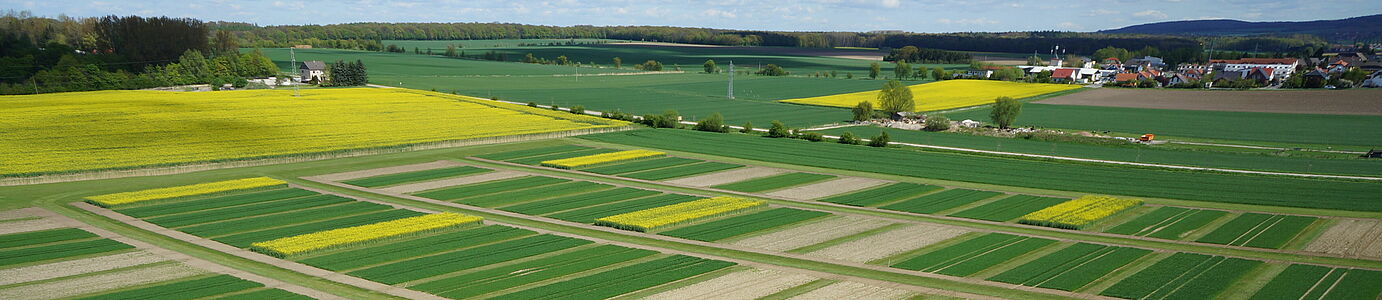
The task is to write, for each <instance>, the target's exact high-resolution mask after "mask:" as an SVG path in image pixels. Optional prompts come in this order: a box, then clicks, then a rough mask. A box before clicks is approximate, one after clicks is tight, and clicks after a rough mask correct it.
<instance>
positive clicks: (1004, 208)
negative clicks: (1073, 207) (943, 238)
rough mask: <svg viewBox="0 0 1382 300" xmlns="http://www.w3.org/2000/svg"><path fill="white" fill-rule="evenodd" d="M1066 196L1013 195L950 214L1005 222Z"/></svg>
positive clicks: (1053, 203)
mask: <svg viewBox="0 0 1382 300" xmlns="http://www.w3.org/2000/svg"><path fill="white" fill-rule="evenodd" d="M1068 200H1070V199H1066V198H1052V197H1040V196H1031V195H1014V196H1011V197H1006V198H1003V199H998V200H996V201H993V202H989V203H986V204H984V205H980V206H977V207H974V208H971V209H966V210H964V211H960V212H956V213H953V214H950V216H952V217H961V218H970V219H978V220H988V221H994V222H1007V221H1011V220H1013V219H1017V218H1018V217H1021V216H1023V215H1026V214H1029V213H1032V212H1035V211H1038V210H1041V209H1043V208H1046V207H1049V206H1052V205H1056V204H1061V202H1065V201H1068Z"/></svg>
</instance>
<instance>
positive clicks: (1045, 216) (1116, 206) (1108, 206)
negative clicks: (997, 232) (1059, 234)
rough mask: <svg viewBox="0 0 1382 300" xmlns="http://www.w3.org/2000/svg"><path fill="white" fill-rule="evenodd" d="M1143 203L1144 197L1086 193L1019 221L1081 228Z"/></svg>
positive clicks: (1048, 225)
mask: <svg viewBox="0 0 1382 300" xmlns="http://www.w3.org/2000/svg"><path fill="white" fill-rule="evenodd" d="M1138 205H1142V199H1124V198H1115V197H1110V196H1095V195H1086V196H1084V197H1080V198H1076V199H1074V200H1070V201H1065V202H1064V203H1061V204H1056V205H1055V206H1051V207H1047V208H1043V209H1041V210H1038V211H1035V212H1032V213H1030V214H1027V215H1024V216H1022V219H1020V220H1018V221H1017V222H1018V223H1022V224H1029V225H1037V226H1047V227H1055V228H1065V229H1080V228H1083V227H1084V226H1085V225H1089V224H1090V223H1094V221H1098V220H1100V219H1103V218H1107V217H1109V216H1112V215H1113V214H1115V213H1118V212H1120V211H1123V210H1127V209H1129V208H1132V207H1135V206H1138Z"/></svg>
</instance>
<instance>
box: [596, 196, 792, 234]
mask: <svg viewBox="0 0 1382 300" xmlns="http://www.w3.org/2000/svg"><path fill="white" fill-rule="evenodd" d="M765 205H766V203H764V202H763V201H755V200H748V199H743V198H734V197H714V198H706V199H701V200H696V201H691V202H683V203H677V204H673V205H667V206H661V207H654V208H649V209H644V210H640V211H634V212H629V213H623V214H617V215H611V216H607V217H603V218H599V219H595V225H600V226H609V227H614V228H619V229H624V230H633V231H640V232H647V231H650V230H655V229H657V228H661V227H667V226H672V225H676V224H682V223H686V222H692V221H695V220H700V219H704V218H709V217H714V216H721V215H728V214H734V213H740V212H744V211H747V210H750V209H754V208H759V207H763V206H765Z"/></svg>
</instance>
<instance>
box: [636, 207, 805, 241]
mask: <svg viewBox="0 0 1382 300" xmlns="http://www.w3.org/2000/svg"><path fill="white" fill-rule="evenodd" d="M827 215H830V213H826V212H819V211H813V210H800V209H793V208H785V207H779V208H774V209H769V210H765V211H761V212H757V213H752V214H747V215H742V216H735V217H730V218H726V219H721V220H716V221H711V222H706V223H701V224H696V225H691V226H686V227H682V228H677V229H672V230H668V231H664V232H661V233H659V234H661V235H666V236H673V237H679V238H684V239H691V240H697V241H706V242H712V241H718V240H722V239H726V238H730V237H735V236H740V235H744V234H748V233H750V232H756V231H760V230H767V229H771V228H777V227H781V226H787V225H790V224H796V223H800V222H804V221H806V220H811V219H815V218H819V217H824V216H827Z"/></svg>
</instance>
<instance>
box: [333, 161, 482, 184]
mask: <svg viewBox="0 0 1382 300" xmlns="http://www.w3.org/2000/svg"><path fill="white" fill-rule="evenodd" d="M491 171H494V170H490V169H485V168H476V167H471V166H459V167H448V168H440V169H431V170H423V171H413V172H405V173H398V174H389V175H380V176H373V177H365V178H360V179H351V180H346V181H342V182H341V183H345V184H349V185H354V186H360V187H368V188H375V187H382V186H390V185H397V184H403V183H410V182H419V181H427V180H437V179H442V178H447V177H457V176H465V175H474V174H479V173H485V172H491Z"/></svg>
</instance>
